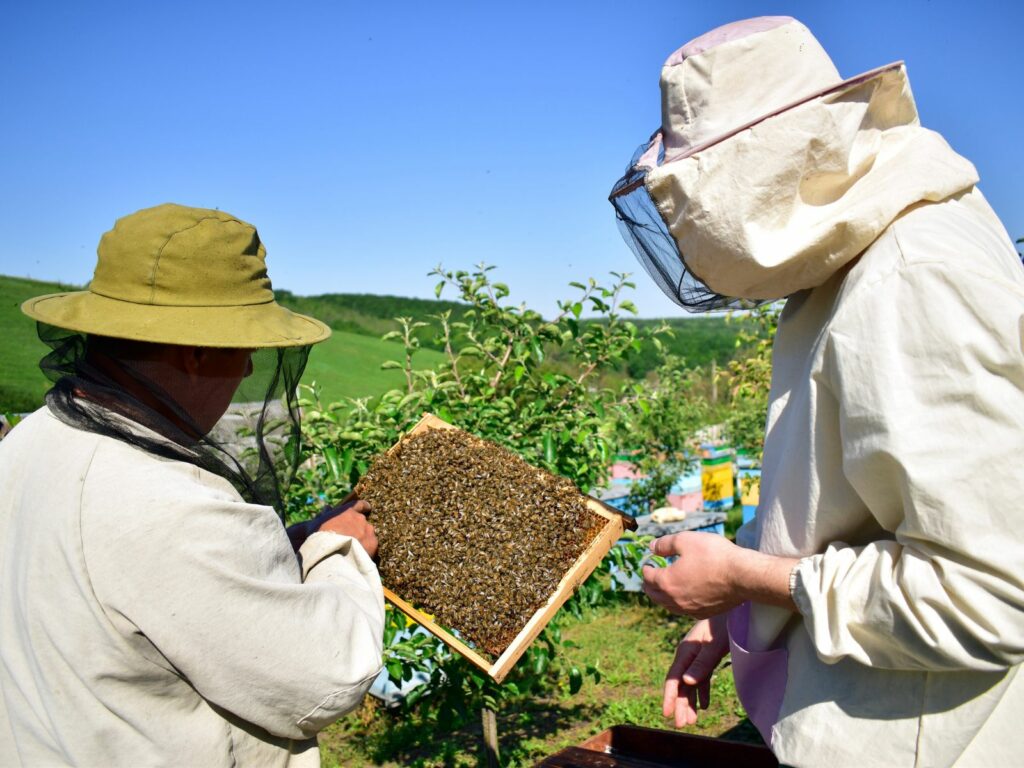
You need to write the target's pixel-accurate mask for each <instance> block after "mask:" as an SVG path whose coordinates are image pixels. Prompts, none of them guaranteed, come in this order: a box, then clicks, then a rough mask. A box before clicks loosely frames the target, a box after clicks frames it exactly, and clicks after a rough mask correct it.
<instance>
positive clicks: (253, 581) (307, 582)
mask: <svg viewBox="0 0 1024 768" xmlns="http://www.w3.org/2000/svg"><path fill="white" fill-rule="evenodd" d="M119 469H120V471H119V478H118V481H117V482H116V484H115V481H114V480H113V479H112V478H105V477H104V473H103V471H97V472H91V473H90V479H89V482H88V483H87V484H86V489H85V496H84V497H83V522H82V531H83V551H84V556H85V559H86V567H87V569H88V571H89V574H90V578H91V580H92V588H93V590H94V592H95V593H96V596H97V598H98V599H99V601H100V603H101V604H102V605H103V606H104V608H105V610H106V611H107V613H108V615H110V616H111V617H112V619H113V620H115V621H117V622H122V623H127V624H128V629H127V630H126V631H127V632H132V631H134V632H135V633H137V634H140V635H142V636H144V637H145V638H146V639H147V640H148V641H149V643H151V644H152V646H153V648H155V650H156V652H157V654H159V656H158V659H157V663H160V659H161V657H162V659H165V660H166V664H167V666H168V667H169V668H170V669H172V670H173V671H174V672H176V673H177V674H179V675H181V676H182V677H183V678H185V679H186V680H187V681H188V682H189V684H190V685H192V687H194V688H195V690H196V691H197V692H198V693H199V694H200V695H201V696H202V697H203V698H205V699H207V700H208V701H210V702H211V703H212V704H214V705H216V706H218V707H220V708H223V709H225V710H228V711H229V712H231V713H233V714H234V715H236V716H238V717H240V718H242V719H244V720H246V721H248V722H250V723H253V724H255V725H258V726H259V727H261V728H263V729H264V730H266V731H268V732H269V733H271V734H274V735H276V736H281V737H286V738H294V739H302V738H309V737H310V736H312V735H314V734H315V733H316V732H317V731H318V730H320V729H321V728H323V727H324V726H326V725H328V724H329V723H331V722H332V721H334V720H336V719H337V718H338V717H340V716H341V715H343V714H344V713H345V712H347V711H348V710H350V709H352V708H353V707H355V706H356V705H357V704H358V703H359V702H360V701H361V699H362V697H363V694H364V693H365V692H366V690H367V688H368V687H369V686H370V684H371V683H372V681H373V679H374V677H375V676H376V675H377V673H378V672H379V670H380V668H381V638H382V634H383V622H384V604H383V592H382V589H381V584H380V579H379V576H378V574H377V570H376V567H375V566H374V564H373V562H372V561H371V560H370V558H369V556H368V555H367V554H366V552H365V551H364V550H363V548H362V547H361V546H360V545H359V543H358V542H357V541H355V540H354V539H351V538H349V537H347V536H340V535H337V534H334V533H326V532H325V533H314V534H313V535H311V536H310V537H309V538H308V539H307V540H306V542H305V543H304V544H303V546H302V548H301V549H300V552H299V558H296V554H295V552H294V551H293V550H292V547H291V545H290V543H289V540H288V536H287V534H286V533H285V529H284V527H283V526H282V525H281V523H280V521H279V520H278V518H277V516H276V515H275V513H274V512H273V510H271V509H270V508H269V507H263V506H258V505H252V504H246V503H244V502H242V501H241V500H239V499H238V498H237V495H236V494H234V492H233V490H232V489H230V488H229V487H224V488H219V487H216V486H215V485H214V484H211V482H210V480H209V477H211V476H208V475H207V473H204V472H202V471H201V470H198V469H196V468H195V467H191V466H189V465H185V464H182V463H180V462H156V461H153V460H150V461H148V462H147V463H145V464H144V465H143V466H140V467H138V468H135V467H123V468H119ZM136 469H137V471H136ZM204 477H205V478H206V480H205V481H204V482H198V480H199V479H200V478H204ZM216 482H219V479H218V480H217V481H216ZM225 486H226V484H225ZM300 561H301V565H300ZM133 628H134V629H133Z"/></svg>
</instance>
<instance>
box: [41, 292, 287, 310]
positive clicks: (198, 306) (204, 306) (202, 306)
mask: <svg viewBox="0 0 1024 768" xmlns="http://www.w3.org/2000/svg"><path fill="white" fill-rule="evenodd" d="M76 293H94V294H96V295H97V296H102V297H103V298H104V299H109V300H110V301H119V302H121V303H122V304H134V305H135V306H143V307H161V308H163V309H175V308H179V309H230V308H232V307H260V306H263V305H264V304H275V303H276V302H275V301H274V299H273V298H270V299H267V300H266V301H251V302H249V303H248V304H153V303H152V302H150V303H148V304H146V303H144V302H139V301H129V300H128V299H119V298H118V297H117V296H110V295H108V294H106V293H100V292H99V291H94V290H93V289H92V288H90V289H89V290H88V291H76ZM41 298H46V297H45V296H44V297H41Z"/></svg>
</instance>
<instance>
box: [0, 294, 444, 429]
mask: <svg viewBox="0 0 1024 768" xmlns="http://www.w3.org/2000/svg"><path fill="white" fill-rule="evenodd" d="M68 289H69V287H68V286H63V285H58V284H56V283H44V282H39V281H37V280H26V279H22V278H18V277H3V276H0V339H2V341H0V372H2V374H0V413H5V412H25V411H31V410H34V409H36V408H38V407H39V405H41V404H42V401H43V394H44V393H45V392H46V390H47V389H48V388H49V382H48V381H47V380H46V378H45V377H44V376H43V374H42V373H41V372H40V370H39V360H40V358H41V357H42V356H43V355H44V354H45V353H46V351H47V348H46V345H44V344H43V343H42V342H41V341H39V337H38V336H37V335H36V326H35V323H34V322H32V320H30V319H29V318H28V317H26V316H25V315H23V314H22V313H21V310H20V309H19V307H20V306H21V303H22V302H23V301H25V300H26V299H29V298H31V297H33V296H39V295H41V294H44V293H54V292H57V291H61V290H68ZM402 354H403V350H402V347H401V346H400V345H399V344H397V343H394V342H385V341H381V340H380V339H379V338H375V337H373V336H366V335H363V334H359V333H352V332H349V331H339V330H335V331H334V332H333V334H332V336H331V338H330V339H328V340H327V341H326V342H324V343H323V344H318V345H317V346H316V347H315V348H314V349H313V352H312V354H311V355H310V357H309V365H308V366H307V367H306V373H305V375H304V376H303V382H304V383H306V384H310V383H312V382H313V381H316V383H317V384H319V385H320V387H321V391H322V397H323V400H324V402H334V401H337V400H341V399H343V398H346V397H366V396H374V395H379V394H381V393H382V392H385V391H387V390H388V389H392V388H395V387H402V386H404V383H405V378H404V375H403V374H402V372H401V371H393V370H391V371H382V370H381V369H380V366H381V363H383V362H384V361H386V360H399V359H401V357H402ZM441 360H442V355H441V353H439V352H435V351H434V350H430V349H425V350H421V351H420V352H418V353H417V355H416V359H415V362H416V365H417V367H419V368H426V367H433V366H435V365H437V364H439V363H440V362H441Z"/></svg>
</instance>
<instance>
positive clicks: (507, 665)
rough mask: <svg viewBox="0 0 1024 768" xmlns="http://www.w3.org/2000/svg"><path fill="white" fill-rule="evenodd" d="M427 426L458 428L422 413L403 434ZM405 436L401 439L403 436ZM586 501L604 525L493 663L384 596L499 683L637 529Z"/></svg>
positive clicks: (407, 606) (389, 595)
mask: <svg viewBox="0 0 1024 768" xmlns="http://www.w3.org/2000/svg"><path fill="white" fill-rule="evenodd" d="M430 429H458V427H456V426H454V425H452V424H449V423H448V422H446V421H443V420H442V419H439V418H437V417H436V416H434V415H433V414H430V413H428V414H424V416H423V418H422V419H420V420H419V422H418V423H417V424H416V426H414V427H413V428H412V429H411V430H409V432H408V433H407V434H406V435H405V437H410V436H412V435H417V434H419V433H421V432H425V431H427V430H430ZM405 437H403V438H402V439H405ZM400 442H401V441H399V443H400ZM397 447H398V444H396V445H394V446H392V447H391V449H390V450H391V451H393V450H395V448H397ZM586 503H587V506H588V507H589V508H590V509H591V511H592V512H593V513H594V514H596V515H598V516H599V517H602V518H604V519H605V521H606V522H605V524H604V526H603V527H602V528H601V530H600V531H599V532H598V534H597V536H595V537H594V540H593V541H591V542H590V544H589V545H588V546H587V548H586V549H585V550H584V551H583V553H582V554H581V555H580V556H579V557H578V558H577V559H576V562H575V563H573V565H572V567H570V568H569V570H568V571H566V573H565V575H564V576H563V577H562V580H561V581H560V582H559V584H558V587H557V588H556V589H555V591H554V592H553V593H552V594H551V596H550V597H549V598H548V600H547V602H546V603H545V604H544V605H542V606H541V607H540V608H538V609H537V610H536V612H534V614H533V616H531V617H530V619H529V621H527V622H526V624H525V625H524V626H523V628H522V629H521V630H520V631H519V634H518V635H516V637H515V639H514V640H513V641H512V642H511V643H510V644H509V646H508V648H506V649H505V651H504V653H502V654H501V656H499V657H498V658H497V659H496V660H495V661H493V662H492V661H489V660H488V659H487V658H486V657H484V656H483V655H481V654H480V653H478V652H477V651H476V650H475V649H474V648H471V647H470V646H469V645H467V644H466V643H464V642H463V641H462V640H460V639H459V638H457V637H455V635H453V634H452V633H451V632H449V631H448V630H447V629H445V628H444V627H442V626H440V625H439V624H437V623H436V622H435V621H434V619H433V618H432V617H431V616H428V615H427V614H425V613H423V611H420V610H419V609H417V608H416V607H415V606H414V605H412V604H411V603H409V602H408V601H406V600H404V599H403V598H402V597H400V596H399V595H396V594H395V593H394V592H392V591H391V590H390V589H388V588H387V587H384V597H385V598H387V600H388V601H389V602H390V603H391V604H392V605H394V606H395V607H396V608H398V609H399V610H401V611H402V613H404V614H405V615H406V616H408V617H409V618H410V619H412V620H413V621H415V622H416V623H417V624H419V625H420V626H421V627H423V628H424V629H426V630H427V631H429V632H430V633H431V634H432V635H434V636H435V637H437V638H438V639H439V640H441V641H442V642H444V643H445V644H446V645H447V646H448V647H449V648H451V649H452V650H453V651H455V652H456V653H458V654H460V655H461V656H463V657H465V658H466V659H468V660H469V661H470V662H472V663H473V664H474V665H475V666H477V667H479V668H480V669H481V670H483V671H484V672H485V673H487V674H488V675H489V676H490V677H491V678H492V679H493V680H494V681H495V682H497V683H500V682H501V681H502V680H504V679H505V677H506V676H507V675H508V673H509V672H511V671H512V667H514V666H515V663H516V662H517V661H518V660H519V657H520V656H522V655H523V654H524V653H525V652H526V649H527V648H528V647H529V646H530V643H532V642H533V641H534V640H535V639H537V635H539V634H540V633H541V630H543V629H544V627H545V626H547V624H548V622H549V621H551V619H552V617H553V616H554V615H555V614H556V613H557V612H558V609H559V608H561V607H562V605H563V604H564V603H565V601H566V600H568V599H569V598H570V597H571V596H572V594H573V592H575V591H576V589H577V588H578V587H579V586H580V584H582V583H583V582H584V581H586V579H587V577H588V576H590V574H591V573H593V572H594V569H595V568H596V567H597V565H598V563H600V562H601V560H602V559H603V558H604V556H605V555H606V554H608V551H609V550H610V549H611V548H612V547H613V546H614V545H615V542H616V541H618V540H619V539H620V538H621V537H622V534H623V531H625V529H626V528H630V529H635V528H636V523H634V522H633V521H632V519H629V518H626V517H625V516H624V515H622V513H620V512H619V511H618V510H616V509H613V508H611V507H607V506H606V505H604V504H602V503H601V502H600V501H597V500H596V499H592V498H590V497H589V496H588V497H586ZM371 519H372V518H371Z"/></svg>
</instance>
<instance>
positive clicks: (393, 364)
mask: <svg viewBox="0 0 1024 768" xmlns="http://www.w3.org/2000/svg"><path fill="white" fill-rule="evenodd" d="M380 369H381V370H382V371H394V370H399V371H400V370H402V364H401V363H400V362H398V361H397V360H385V361H384V362H383V363H381V364H380Z"/></svg>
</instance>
